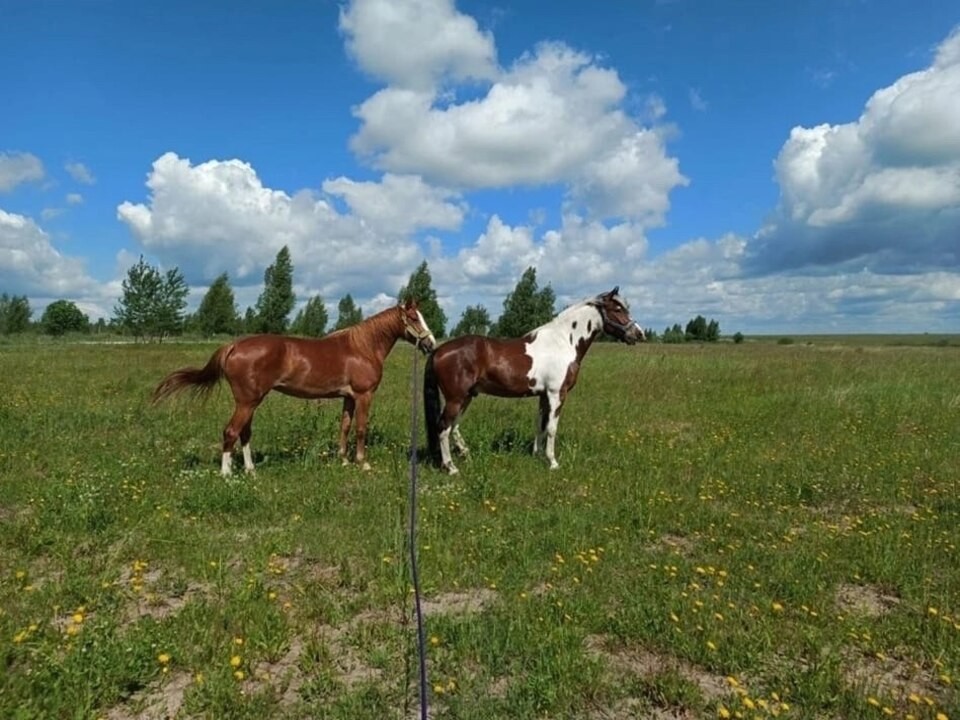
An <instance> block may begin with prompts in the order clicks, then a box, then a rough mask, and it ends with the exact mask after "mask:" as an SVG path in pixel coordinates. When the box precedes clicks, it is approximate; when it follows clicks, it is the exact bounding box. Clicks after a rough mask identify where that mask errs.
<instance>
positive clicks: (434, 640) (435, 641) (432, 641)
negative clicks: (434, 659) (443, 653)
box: [430, 635, 440, 647]
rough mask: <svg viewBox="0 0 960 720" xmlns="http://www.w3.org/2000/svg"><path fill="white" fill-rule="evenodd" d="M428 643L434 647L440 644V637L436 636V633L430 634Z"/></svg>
mask: <svg viewBox="0 0 960 720" xmlns="http://www.w3.org/2000/svg"><path fill="white" fill-rule="evenodd" d="M430 644H431V645H433V646H434V647H436V646H437V645H439V644H440V638H438V637H437V636H436V635H431V636H430Z"/></svg>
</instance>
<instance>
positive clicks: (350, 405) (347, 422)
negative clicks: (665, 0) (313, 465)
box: [337, 396, 357, 465]
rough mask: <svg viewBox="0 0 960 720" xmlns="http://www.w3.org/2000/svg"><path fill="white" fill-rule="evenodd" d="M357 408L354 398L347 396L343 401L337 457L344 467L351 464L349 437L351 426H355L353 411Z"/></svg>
mask: <svg viewBox="0 0 960 720" xmlns="http://www.w3.org/2000/svg"><path fill="white" fill-rule="evenodd" d="M356 406H357V403H356V401H355V400H354V399H353V398H352V397H350V396H347V397H345V398H344V399H343V413H342V414H341V416H340V449H339V451H338V452H337V455H338V456H339V457H340V462H341V463H342V464H344V465H346V464H347V463H348V462H349V460H347V436H348V435H349V434H350V426H351V425H352V424H353V411H354V409H355V408H356Z"/></svg>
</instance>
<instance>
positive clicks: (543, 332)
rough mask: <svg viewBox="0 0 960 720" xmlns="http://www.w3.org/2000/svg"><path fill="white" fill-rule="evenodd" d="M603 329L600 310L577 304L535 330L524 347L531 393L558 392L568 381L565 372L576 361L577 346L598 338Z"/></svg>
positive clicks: (584, 304)
mask: <svg viewBox="0 0 960 720" xmlns="http://www.w3.org/2000/svg"><path fill="white" fill-rule="evenodd" d="M602 326H603V319H602V317H601V315H600V311H599V310H597V308H596V307H595V306H593V305H589V304H586V303H579V304H577V305H573V306H571V307H569V308H567V309H566V310H564V311H563V312H561V313H560V314H559V315H557V316H556V317H555V318H554V319H553V320H551V321H550V322H548V323H547V324H546V325H541V326H540V327H539V328H537V329H536V330H535V331H534V333H535V335H534V337H533V339H532V340H531V341H530V342H528V343H527V345H526V352H527V355H528V356H529V357H530V360H531V365H530V372H528V373H527V377H528V378H529V379H530V392H533V393H542V392H549V391H550V390H553V391H556V392H559V391H560V387H561V386H562V385H563V382H564V380H566V379H567V370H568V369H569V368H570V365H572V364H573V363H574V362H576V360H577V346H578V345H579V344H580V342H581V341H584V340H589V339H591V338H593V336H594V335H597V334H598V332H599V330H600V328H601V327H602ZM588 327H589V328H590V329H589V330H588V329H587V328H588Z"/></svg>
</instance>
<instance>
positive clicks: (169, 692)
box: [106, 672, 192, 720]
mask: <svg viewBox="0 0 960 720" xmlns="http://www.w3.org/2000/svg"><path fill="white" fill-rule="evenodd" d="M191 682H192V678H191V677H190V675H189V674H188V673H185V672H178V673H173V674H171V675H170V676H168V677H166V678H164V679H163V680H162V681H161V682H160V683H158V684H154V685H152V686H150V687H149V688H147V689H145V690H143V691H141V692H139V693H136V694H135V695H133V696H132V697H131V698H130V700H128V701H127V702H126V703H124V704H123V705H117V706H116V707H113V708H111V709H110V710H109V711H108V712H107V714H106V719H107V720H167V719H168V718H173V717H176V716H177V713H179V712H180V708H181V706H182V705H183V697H184V695H185V694H186V692H187V688H188V687H190V683H191Z"/></svg>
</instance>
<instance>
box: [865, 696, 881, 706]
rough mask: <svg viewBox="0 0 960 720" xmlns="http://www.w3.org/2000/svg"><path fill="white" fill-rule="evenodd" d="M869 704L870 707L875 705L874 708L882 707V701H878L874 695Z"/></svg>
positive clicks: (869, 699)
mask: <svg viewBox="0 0 960 720" xmlns="http://www.w3.org/2000/svg"><path fill="white" fill-rule="evenodd" d="M867 703H868V704H870V705H873V706H874V707H880V701H879V700H877V699H876V698H875V697H873V696H872V695H871V696H870V697H868V698H867Z"/></svg>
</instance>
